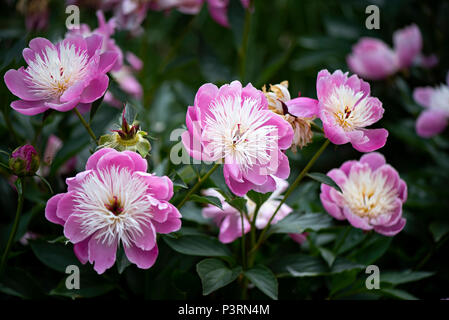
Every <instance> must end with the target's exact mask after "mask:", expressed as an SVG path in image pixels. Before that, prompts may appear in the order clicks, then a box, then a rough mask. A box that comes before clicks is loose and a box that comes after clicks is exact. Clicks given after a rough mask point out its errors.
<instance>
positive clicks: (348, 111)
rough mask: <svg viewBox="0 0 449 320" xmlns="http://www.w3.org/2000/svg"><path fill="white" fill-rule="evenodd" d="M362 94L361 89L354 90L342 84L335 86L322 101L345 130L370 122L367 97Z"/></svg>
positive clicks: (366, 124) (360, 126)
mask: <svg viewBox="0 0 449 320" xmlns="http://www.w3.org/2000/svg"><path fill="white" fill-rule="evenodd" d="M363 94H364V93H363V92H362V91H358V92H354V90H353V89H352V88H350V87H348V86H344V85H342V86H339V87H336V88H335V89H334V91H333V93H332V95H331V96H330V97H329V98H328V99H327V101H325V103H324V107H325V108H326V110H327V111H329V112H330V113H331V114H332V115H333V116H334V117H335V120H336V122H337V123H338V124H339V125H340V126H341V127H342V128H343V129H344V130H345V131H352V130H354V129H359V128H364V127H366V126H368V125H370V124H372V123H371V122H372V121H371V119H370V117H371V108H370V105H369V99H368V98H367V97H363Z"/></svg>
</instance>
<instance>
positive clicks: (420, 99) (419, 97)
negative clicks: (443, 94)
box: [413, 87, 435, 108]
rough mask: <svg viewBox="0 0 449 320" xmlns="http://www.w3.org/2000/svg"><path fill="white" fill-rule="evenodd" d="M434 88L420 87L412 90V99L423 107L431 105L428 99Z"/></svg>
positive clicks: (430, 97)
mask: <svg viewBox="0 0 449 320" xmlns="http://www.w3.org/2000/svg"><path fill="white" fill-rule="evenodd" d="M434 91H435V89H433V88H432V87H422V88H416V89H415V90H413V99H415V101H416V102H417V103H419V104H420V105H422V106H423V107H427V108H429V107H431V105H430V101H431V99H432V95H433V93H434Z"/></svg>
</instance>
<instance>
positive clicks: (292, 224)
mask: <svg viewBox="0 0 449 320" xmlns="http://www.w3.org/2000/svg"><path fill="white" fill-rule="evenodd" d="M331 225H332V218H331V217H330V216H329V215H328V214H323V213H306V214H303V215H300V214H298V213H295V212H294V213H291V214H289V215H288V216H287V217H285V218H284V219H282V220H281V221H279V222H278V223H276V224H275V225H273V226H272V227H271V228H270V232H272V233H302V232H304V231H318V230H321V229H325V228H328V227H330V226H331Z"/></svg>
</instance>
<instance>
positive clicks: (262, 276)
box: [244, 265, 278, 300]
mask: <svg viewBox="0 0 449 320" xmlns="http://www.w3.org/2000/svg"><path fill="white" fill-rule="evenodd" d="M244 274H245V276H246V277H247V278H248V279H249V280H250V281H251V282H252V283H253V284H254V285H255V286H256V287H257V288H259V290H260V291H262V292H263V293H265V294H266V295H267V296H269V297H270V298H271V299H273V300H277V299H278V281H277V279H276V277H275V275H274V274H273V272H272V271H271V270H270V269H268V268H267V267H266V266H263V265H257V266H255V267H253V268H251V269H249V270H246V271H245V272H244Z"/></svg>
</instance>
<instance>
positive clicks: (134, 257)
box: [124, 245, 159, 269]
mask: <svg viewBox="0 0 449 320" xmlns="http://www.w3.org/2000/svg"><path fill="white" fill-rule="evenodd" d="M124 249H125V254H126V256H127V257H128V260H129V261H130V262H132V263H135V264H136V265H137V267H139V268H140V269H148V268H151V267H152V266H153V265H154V263H155V262H156V259H157V256H158V254H159V250H158V248H157V245H155V246H154V247H153V249H151V250H148V251H145V250H142V249H140V248H138V247H136V246H131V247H126V246H125V247H124Z"/></svg>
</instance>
